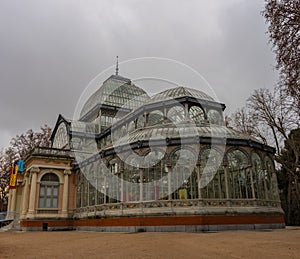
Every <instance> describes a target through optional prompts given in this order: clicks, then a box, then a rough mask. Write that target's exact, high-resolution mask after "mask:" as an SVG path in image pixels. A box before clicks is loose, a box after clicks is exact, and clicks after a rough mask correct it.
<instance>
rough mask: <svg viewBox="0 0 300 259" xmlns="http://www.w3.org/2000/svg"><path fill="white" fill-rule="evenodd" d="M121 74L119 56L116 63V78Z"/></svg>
mask: <svg viewBox="0 0 300 259" xmlns="http://www.w3.org/2000/svg"><path fill="white" fill-rule="evenodd" d="M118 74H119V56H117V63H116V76H117V75H118Z"/></svg>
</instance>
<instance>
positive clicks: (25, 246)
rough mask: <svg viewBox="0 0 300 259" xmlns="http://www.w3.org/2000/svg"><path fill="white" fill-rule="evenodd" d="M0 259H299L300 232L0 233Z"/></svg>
mask: <svg viewBox="0 0 300 259" xmlns="http://www.w3.org/2000/svg"><path fill="white" fill-rule="evenodd" d="M0 258H119V259H121V258H180V259H183V258H300V228H299V227H290V228H287V229H285V230H273V231H226V232H216V233H133V234H130V233H99V232H75V231H74V232H14V233H13V232H9V233H7V232H6V233H5V232H0Z"/></svg>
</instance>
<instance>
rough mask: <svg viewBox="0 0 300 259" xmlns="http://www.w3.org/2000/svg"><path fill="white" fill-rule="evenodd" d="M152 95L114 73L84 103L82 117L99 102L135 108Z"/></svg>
mask: <svg viewBox="0 0 300 259" xmlns="http://www.w3.org/2000/svg"><path fill="white" fill-rule="evenodd" d="M148 99H150V97H149V96H148V94H147V93H146V92H145V91H144V90H143V89H141V88H139V87H138V86H136V85H134V84H132V83H131V80H130V79H127V78H125V77H122V76H119V75H112V76H110V77H109V78H108V79H107V80H105V81H104V82H103V85H102V86H101V87H100V88H99V89H98V90H97V91H96V92H95V93H94V94H93V95H92V96H91V97H90V98H89V99H88V100H87V102H86V103H85V104H84V106H83V108H82V110H81V113H80V117H81V118H82V117H83V116H84V115H86V114H87V113H88V112H89V111H90V110H92V109H93V108H94V107H95V106H97V105H99V104H106V105H111V106H116V107H123V108H127V109H135V108H137V107H139V106H140V105H142V104H143V103H145V102H146V101H147V100H148Z"/></svg>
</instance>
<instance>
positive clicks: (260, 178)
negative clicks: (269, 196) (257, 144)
mask: <svg viewBox="0 0 300 259" xmlns="http://www.w3.org/2000/svg"><path fill="white" fill-rule="evenodd" d="M251 160H252V176H253V185H254V191H255V198H256V199H265V197H266V192H265V181H264V178H265V174H264V171H263V169H262V162H261V159H260V157H259V155H258V154H257V153H253V154H252V157H251Z"/></svg>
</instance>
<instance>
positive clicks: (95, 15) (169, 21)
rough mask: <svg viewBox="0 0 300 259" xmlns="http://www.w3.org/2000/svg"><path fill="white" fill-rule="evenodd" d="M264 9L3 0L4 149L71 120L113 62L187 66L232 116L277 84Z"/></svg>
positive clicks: (165, 2) (253, 0) (112, 0)
mask: <svg viewBox="0 0 300 259" xmlns="http://www.w3.org/2000/svg"><path fill="white" fill-rule="evenodd" d="M263 7H264V0H226V1H225V0H210V1H207V0H189V1H182V0H161V1H158V0H126V1H123V0H119V1H118V0H59V1H58V0H43V1H40V0H35V1H34V0H26V1H25V0H24V1H23V0H19V1H17V0H0V37H1V38H0V39H1V41H0V87H1V95H0V149H1V148H4V147H6V146H8V143H9V140H10V138H12V137H14V136H15V135H16V134H20V133H22V132H25V131H26V130H27V129H29V128H33V129H35V130H37V129H38V128H39V126H40V125H42V124H45V123H46V124H48V125H50V126H54V123H55V121H56V119H57V116H58V114H59V113H61V114H63V115H64V116H66V117H69V118H71V117H72V116H73V112H74V109H75V106H76V103H77V102H78V99H79V97H80V95H81V93H82V92H83V91H84V89H85V87H86V86H87V85H88V83H89V82H90V80H92V79H93V78H94V77H95V76H97V74H99V73H100V72H101V71H103V70H104V69H106V68H108V67H110V66H112V65H113V64H114V62H115V56H116V55H119V56H120V61H121V62H122V61H125V60H129V59H134V58H140V57H163V58H168V59H174V60H177V61H179V62H182V63H184V64H187V65H188V66H190V67H192V68H193V69H194V70H196V71H198V72H199V73H201V75H203V76H204V77H205V78H206V80H207V81H208V82H209V83H210V85H211V86H212V88H213V89H214V91H215V93H216V95H217V96H218V99H219V100H220V101H222V102H223V103H226V105H227V113H231V112H233V111H234V110H235V109H236V108H238V107H241V106H243V105H244V104H245V101H246V99H247V98H248V97H249V95H250V94H251V92H252V91H253V89H256V88H261V87H268V88H271V87H273V85H274V84H275V82H276V79H277V73H276V71H275V70H274V55H273V53H272V51H271V46H270V45H269V44H268V37H267V35H266V25H265V22H264V19H263V17H262V16H261V14H260V12H261V11H262V10H263ZM120 74H121V75H124V74H123V73H122V65H121V67H120ZM124 76H126V74H125V75H124Z"/></svg>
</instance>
